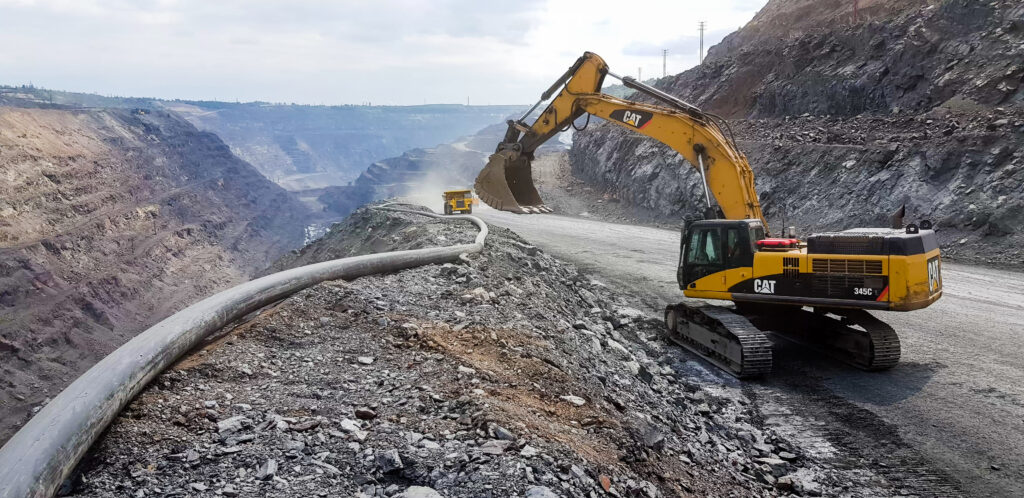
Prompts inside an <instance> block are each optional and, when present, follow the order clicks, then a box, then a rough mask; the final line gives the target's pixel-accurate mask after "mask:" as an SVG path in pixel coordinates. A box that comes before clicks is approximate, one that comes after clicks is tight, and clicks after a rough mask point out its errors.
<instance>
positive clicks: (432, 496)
mask: <svg viewBox="0 0 1024 498" xmlns="http://www.w3.org/2000/svg"><path fill="white" fill-rule="evenodd" d="M393 498H444V495H442V494H441V493H438V492H437V491H436V490H434V488H428V487H426V486H409V487H408V488H406V490H405V491H402V492H401V493H398V494H397V495H395V496H394V497H393Z"/></svg>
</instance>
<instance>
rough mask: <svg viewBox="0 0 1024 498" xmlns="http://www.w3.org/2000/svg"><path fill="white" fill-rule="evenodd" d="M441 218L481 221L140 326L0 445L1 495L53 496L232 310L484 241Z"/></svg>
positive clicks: (245, 287)
mask: <svg viewBox="0 0 1024 498" xmlns="http://www.w3.org/2000/svg"><path fill="white" fill-rule="evenodd" d="M395 211H402V210H395ZM408 212H412V213H415V214H425V215H427V216H434V217H437V215H434V214H432V213H424V212H419V211H408ZM445 218H447V219H464V220H469V221H472V222H473V223H475V224H476V225H477V226H478V227H479V228H480V232H479V233H478V234H477V236H476V242H474V243H473V244H464V245H457V246H451V247H437V248H428V249H415V250H409V251H396V252H389V253H382V254H368V255H365V256H355V257H351V258H344V259H337V260H333V261H326V262H323V263H316V264H312V265H308V266H303V267H300V268H294V269H291V270H286V271H282V272H279V273H274V274H272V275H267V276H265V277H262V278H258V279H256V280H252V281H250V282H247V283H244V284H241V285H238V286H236V287H232V288H231V289H228V290H225V291H223V292H220V293H218V294H215V295H213V296H210V297H208V298H206V299H204V300H202V301H199V302H198V303H195V304H193V305H192V306H189V307H188V308H185V309H183V310H181V311H179V312H177V313H175V314H174V315H171V316H170V317H168V318H167V319H165V320H163V321H161V322H160V323H158V324H156V325H154V326H152V327H150V328H149V329H147V330H146V331H144V332H142V333H141V334H139V335H138V336H136V337H135V338H134V339H132V340H130V341H128V342H127V343H125V344H124V345H123V346H121V347H120V348H118V349H117V350H115V351H114V352H113V353H110V354H109V355H107V357H105V358H103V359H102V360H100V362H99V363H97V364H96V365H94V366H93V367H92V368H90V369H89V370H88V371H86V372H85V373H84V374H82V376H81V377H79V378H78V379H76V380H75V381H74V382H72V383H71V385H70V386H68V387H67V388H66V389H64V390H63V391H61V393H60V394H58V395H57V396H56V397H55V398H53V400H52V401H50V403H49V404H47V405H46V406H45V407H43V409H42V410H40V411H39V413H37V414H36V415H35V416H34V417H32V419H31V420H29V421H28V423H27V424H25V426H24V427H22V428H21V430H19V431H18V432H17V433H16V434H14V436H13V437H12V438H11V439H10V440H8V441H7V443H6V444H5V445H4V446H3V448H0V498H23V497H50V496H53V495H54V494H55V493H56V490H57V488H58V487H59V486H60V485H61V483H62V482H64V480H65V479H67V477H68V476H69V475H70V474H71V472H72V471H73V470H74V468H75V466H76V465H77V464H78V462H79V460H80V459H81V458H82V456H83V455H84V454H85V452H86V451H88V449H89V447H90V446H91V445H92V443H93V442H94V441H96V439H97V438H98V437H99V436H100V434H101V433H102V432H103V431H104V430H105V429H106V428H107V426H108V425H110V423H111V422H112V421H113V420H114V417H116V416H117V414H118V413H120V411H121V409H123V408H124V406H125V405H126V404H128V402H129V401H131V400H132V398H134V397H135V396H136V395H137V394H138V393H139V392H141V391H142V389H143V388H145V387H146V385H147V384H148V383H149V382H150V381H151V380H152V379H153V378H154V377H156V376H157V375H159V374H160V372H162V371H163V370H164V369H166V368H167V367H169V366H170V365H171V364H173V363H174V362H175V361H176V360H177V359H178V358H179V357H181V356H182V355H183V354H185V353H187V352H188V351H191V350H192V349H194V348H195V347H196V346H198V345H199V344H200V343H201V342H202V341H203V339H205V338H206V337H208V336H209V335H210V334H212V333H214V332H216V331H218V330H220V329H222V328H224V327H225V326H226V325H228V324H229V323H231V322H232V321H234V320H236V319H237V318H239V317H242V316H245V315H246V314H248V313H251V312H253V311H255V310H258V309H259V308H262V307H263V306H266V305H268V304H270V303H273V302H275V301H278V300H280V299H282V298H284V297H287V296H288V295H290V294H293V293H295V292H298V291H300V290H302V289H305V288H307V287H310V286H313V285H315V284H318V283H320V282H324V281H328V280H338V279H353V278H358V277H362V276H366V275H373V274H377V273H386V272H393V271H398V270H403V269H407V268H413V267H416V266H422V265H428V264H436V263H444V262H450V261H455V260H457V259H458V258H459V256H460V255H462V254H464V253H475V252H480V251H481V250H482V249H483V246H484V239H485V238H486V237H487V225H486V224H484V222H483V221H482V220H481V219H480V218H477V217H475V216H465V215H462V216H447V217H445Z"/></svg>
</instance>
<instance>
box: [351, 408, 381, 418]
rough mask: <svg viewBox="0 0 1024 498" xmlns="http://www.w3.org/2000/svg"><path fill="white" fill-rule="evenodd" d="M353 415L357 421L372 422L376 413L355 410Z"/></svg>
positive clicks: (359, 409) (360, 409)
mask: <svg viewBox="0 0 1024 498" xmlns="http://www.w3.org/2000/svg"><path fill="white" fill-rule="evenodd" d="M355 414H356V418H358V419H359V420H373V419H375V418H377V412H375V411H373V410H371V409H369V408H356V412H355Z"/></svg>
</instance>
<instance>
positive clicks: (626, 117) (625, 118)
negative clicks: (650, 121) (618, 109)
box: [622, 111, 640, 126]
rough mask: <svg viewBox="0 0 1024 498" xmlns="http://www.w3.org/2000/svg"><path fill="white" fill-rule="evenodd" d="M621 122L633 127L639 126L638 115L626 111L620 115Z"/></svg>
mask: <svg viewBox="0 0 1024 498" xmlns="http://www.w3.org/2000/svg"><path fill="white" fill-rule="evenodd" d="M622 122H623V123H626V124H631V125H633V126H640V124H639V123H640V115H639V114H635V113H632V112H629V111H626V112H625V113H623V115H622Z"/></svg>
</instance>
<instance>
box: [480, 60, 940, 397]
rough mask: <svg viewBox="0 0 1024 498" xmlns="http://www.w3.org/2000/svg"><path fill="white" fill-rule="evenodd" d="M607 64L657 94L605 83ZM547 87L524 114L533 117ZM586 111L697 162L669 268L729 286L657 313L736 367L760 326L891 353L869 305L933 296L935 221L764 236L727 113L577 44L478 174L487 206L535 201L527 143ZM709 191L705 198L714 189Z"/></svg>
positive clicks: (863, 352) (688, 292) (916, 305)
mask: <svg viewBox="0 0 1024 498" xmlns="http://www.w3.org/2000/svg"><path fill="white" fill-rule="evenodd" d="M606 76H611V77H613V78H616V79H618V80H620V81H621V82H622V83H623V85H625V86H626V87H627V88H630V89H632V90H635V91H636V92H638V93H640V94H642V95H644V96H646V97H647V98H648V99H650V100H652V101H657V102H659V104H652V103H646V102H637V101H631V100H625V99H620V98H616V97H613V96H610V95H607V94H603V93H601V86H602V84H603V82H604V78H605V77H606ZM556 92H557V96H555V97H554V99H553V100H551V102H550V103H549V104H548V106H547V107H546V108H545V109H544V110H543V111H542V112H541V113H540V116H539V117H538V118H537V119H536V120H535V121H534V122H533V123H532V124H527V123H526V118H527V117H529V116H530V115H531V114H532V113H533V112H534V111H535V110H536V109H537V108H538V107H539V106H540V105H541V104H542V103H544V102H545V101H548V100H549V99H551V97H552V96H553V95H555V93H556ZM584 114H587V115H588V117H587V119H589V115H594V116H598V117H600V118H603V119H605V120H607V121H609V122H611V123H614V124H616V125H618V126H621V127H623V128H626V129H628V130H631V131H634V132H637V133H640V134H643V135H646V136H649V137H651V138H654V139H656V140H658V141H660V142H662V143H664V144H666V145H668V146H669V147H671V148H672V149H673V150H675V151H676V152H678V153H679V154H681V155H682V156H683V157H684V158H685V159H686V160H687V161H688V162H689V163H690V164H691V165H692V166H694V168H695V169H696V170H697V172H698V173H699V175H700V178H701V183H702V184H703V189H704V199H703V200H704V201H705V203H706V209H705V212H704V213H703V215H704V216H703V218H704V219H701V220H698V221H693V222H690V223H686V224H685V226H684V228H683V230H682V240H681V243H680V254H679V265H678V269H677V272H676V280H677V281H678V283H679V288H680V289H681V290H683V294H684V295H685V296H686V297H689V298H697V299H714V300H726V301H732V302H733V303H735V308H727V307H722V306H716V305H712V304H708V303H702V302H700V301H694V302H686V303H679V304H672V305H669V306H668V307H667V308H666V309H665V323H666V325H667V328H668V334H669V336H670V337H671V338H672V339H673V340H674V341H675V342H677V343H679V344H681V345H683V346H685V347H687V348H688V349H690V350H692V351H694V352H696V353H698V354H700V355H702V356H703V357H705V358H706V359H707V360H709V361H710V362H712V363H714V364H716V365H717V366H719V367H721V368H722V369H724V370H726V371H727V372H729V373H731V374H733V375H735V376H737V377H740V378H746V377H753V376H759V375H764V374H766V373H768V372H770V371H771V368H772V347H771V346H772V344H771V342H770V341H769V339H768V337H767V335H766V332H767V331H771V332H774V333H778V334H781V335H783V336H786V337H789V338H791V339H794V340H797V341H799V342H802V343H804V344H809V345H811V346H812V347H814V348H816V349H819V350H823V351H824V352H826V353H827V354H830V355H832V356H834V357H838V358H839V359H841V360H843V361H845V362H848V363H850V364H852V365H854V366H856V367H858V368H862V369H865V370H883V369H887V368H891V367H892V366H894V365H896V364H897V363H898V362H899V358H900V341H899V337H898V336H897V335H896V332H895V331H894V330H893V328H892V327H890V326H889V325H887V324H886V323H884V322H882V321H881V320H879V319H878V318H876V317H874V316H873V315H871V314H870V313H868V311H867V310H878V311H910V310H917V309H921V308H925V307H927V306H929V305H931V304H932V303H934V302H935V301H936V300H938V299H939V298H940V297H941V296H942V276H941V257H940V255H939V248H938V243H937V240H936V237H935V232H934V231H933V230H932V226H931V223H930V222H928V221H927V220H924V221H921V222H920V223H919V224H908V225H906V226H904V224H903V219H902V218H903V211H902V210H901V212H900V213H899V214H898V215H894V217H893V220H892V223H891V224H890V227H888V228H855V229H850V230H844V231H838V232H828V233H819V234H814V235H810V236H808V237H807V238H806V240H803V241H801V240H799V239H796V238H794V237H793V236H792V234H790V236H789V237H783V238H773V237H771V236H770V231H769V229H768V223H767V222H766V221H765V218H764V215H763V214H762V212H761V205H760V203H759V202H758V197H757V191H756V190H755V188H754V174H753V171H752V170H751V168H750V165H749V163H748V162H747V158H746V157H745V156H744V155H743V153H742V152H740V151H739V149H738V148H737V147H736V143H735V141H734V140H733V139H732V137H731V134H729V133H727V130H728V124H727V123H726V122H725V121H724V120H723V119H721V118H719V117H717V116H715V115H714V114H711V113H708V112H704V111H701V110H700V109H698V108H696V107H694V106H693V105H690V104H688V103H686V102H683V101H682V100H680V99H678V98H676V97H674V96H672V95H669V94H667V93H665V92H662V91H661V90H658V89H656V88H654V87H651V86H648V85H645V84H643V83H641V82H639V81H637V80H635V79H633V78H630V77H620V76H618V75H616V74H614V73H612V72H610V71H609V70H608V66H607V64H605V62H604V60H602V59H601V58H600V57H599V56H597V55H596V54H593V53H590V52H587V53H584V54H583V56H582V57H580V58H579V59H578V60H577V61H576V63H575V64H573V65H572V67H570V68H569V70H568V71H566V73H565V74H563V75H562V76H561V77H560V78H558V80H557V81H556V82H555V83H554V84H553V85H552V86H551V87H550V88H549V89H548V90H547V91H545V92H544V93H543V94H542V96H541V99H540V100H539V101H538V102H537V104H535V105H534V106H533V107H532V108H531V109H530V110H529V111H527V112H526V114H524V115H523V117H521V118H520V119H518V120H510V121H508V131H507V132H506V134H505V137H504V140H503V141H502V142H501V143H500V144H499V145H498V147H497V150H496V152H495V153H494V154H493V155H492V156H491V157H490V160H489V161H488V163H487V165H486V166H485V167H484V169H483V170H482V171H481V172H480V174H479V175H478V176H477V179H476V184H475V188H476V191H477V194H478V195H479V197H480V199H481V200H483V201H484V202H485V203H487V204H488V205H490V206H491V207H494V208H496V209H501V210H505V211H511V212H514V213H521V214H532V213H545V212H551V211H552V210H551V209H550V208H548V207H547V206H545V205H544V203H543V201H542V199H541V197H540V194H539V193H538V192H537V189H536V187H535V186H534V184H533V179H532V176H531V161H532V160H533V154H534V151H535V150H537V148H538V147H539V146H540V145H541V144H543V143H544V142H545V141H546V140H548V139H550V138H551V137H553V136H554V135H556V134H557V133H558V132H559V131H562V130H566V129H568V127H569V126H575V124H574V122H575V121H576V119H577V118H581V117H582V116H583V115H584ZM713 200H714V202H713Z"/></svg>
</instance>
